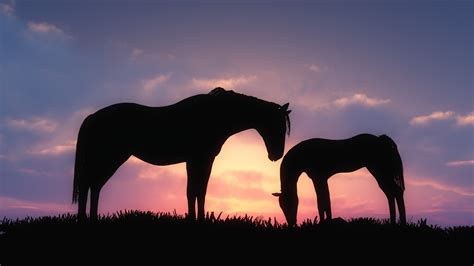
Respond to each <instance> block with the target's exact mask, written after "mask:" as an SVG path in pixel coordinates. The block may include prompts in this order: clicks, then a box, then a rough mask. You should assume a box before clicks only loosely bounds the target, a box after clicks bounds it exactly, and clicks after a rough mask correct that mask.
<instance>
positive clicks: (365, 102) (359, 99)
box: [333, 93, 390, 107]
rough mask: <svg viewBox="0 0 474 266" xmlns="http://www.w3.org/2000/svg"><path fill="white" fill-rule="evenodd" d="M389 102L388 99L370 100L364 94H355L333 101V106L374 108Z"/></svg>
mask: <svg viewBox="0 0 474 266" xmlns="http://www.w3.org/2000/svg"><path fill="white" fill-rule="evenodd" d="M389 102H390V99H378V98H370V97H368V96H367V95H365V94H361V93H356V94H354V95H352V96H351V97H343V98H339V99H336V100H334V102H333V104H334V105H335V106H339V107H345V106H349V105H362V106H368V107H375V106H379V105H383V104H387V103H389Z"/></svg>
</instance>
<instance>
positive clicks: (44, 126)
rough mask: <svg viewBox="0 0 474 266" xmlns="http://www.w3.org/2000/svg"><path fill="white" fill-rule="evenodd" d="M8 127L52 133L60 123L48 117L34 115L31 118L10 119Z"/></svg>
mask: <svg viewBox="0 0 474 266" xmlns="http://www.w3.org/2000/svg"><path fill="white" fill-rule="evenodd" d="M7 125H8V127H10V128H12V129H16V130H25V131H33V132H39V133H51V132H54V131H55V130H56V128H57V127H58V123H57V122H56V121H53V120H51V119H48V118H40V117H34V118H30V119H9V120H7Z"/></svg>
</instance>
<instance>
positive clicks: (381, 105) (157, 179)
mask: <svg viewBox="0 0 474 266" xmlns="http://www.w3.org/2000/svg"><path fill="white" fill-rule="evenodd" d="M473 14H474V3H473V2H472V1H429V0H416V1H383V0H379V1H375V0H372V1H369V0H367V1H363V0H360V1H359V0H353V1H349V0H347V1H344V0H339V1H291V2H290V1H275V2H273V1H272V2H270V1H264V0H261V1H192V2H191V1H174V2H172V1H144V0H139V1H131V0H120V1H106V0H100V1H79V0H64V1H61V0H54V1H53V0H44V1H32V0H31V1H30V0H16V1H11V0H0V217H9V218H16V217H25V216H39V215H56V214H59V213H65V212H71V213H74V212H76V208H77V206H76V205H72V203H71V197H72V180H73V167H74V153H75V143H76V138H77V133H78V130H79V127H80V125H81V123H82V121H83V119H84V118H85V117H86V116H87V115H89V114H91V113H93V112H95V111H97V110H99V109H100V108H103V107H105V106H108V105H111V104H114V103H118V102H136V103H140V104H144V105H150V106H164V105H169V104H173V103H175V102H177V101H179V100H181V99H184V98H186V97H189V96H192V95H195V94H200V93H207V92H209V91H210V90H211V89H213V88H215V87H217V86H221V87H224V88H226V89H232V90H235V91H237V92H240V93H244V94H247V95H252V96H256V97H258V98H261V99H264V100H267V101H272V102H276V103H279V104H284V103H286V102H289V103H290V109H291V110H292V113H291V114H290V118H291V124H292V130H291V135H290V136H289V137H288V138H287V141H286V146H285V151H288V150H289V149H290V148H291V147H292V146H294V145H296V144H297V143H299V142H300V141H303V140H305V139H309V138H315V137H319V138H330V139H343V138H349V137H351V136H354V135H357V134H359V133H371V134H375V135H380V134H387V135H389V136H390V137H392V138H393V139H394V140H395V141H396V142H397V144H398V148H399V151H400V154H401V156H402V159H403V163H404V169H405V184H406V191H405V201H406V206H407V218H408V220H409V221H417V220H418V219H420V218H427V219H428V222H429V223H431V224H438V225H442V226H453V225H474V219H473V213H474V187H473V178H474V174H473V169H474V149H473V148H474V88H473V87H474V26H473ZM280 163H281V160H279V161H277V162H271V161H269V160H268V158H267V152H266V149H265V145H264V143H263V140H262V139H261V137H260V136H259V135H258V133H257V132H256V131H255V130H248V131H245V132H241V133H239V134H236V135H234V136H232V137H231V138H229V139H228V140H227V142H226V143H225V144H224V146H223V148H222V151H221V153H220V154H219V155H218V157H217V158H216V161H215V163H214V166H213V170H212V173H211V178H210V181H209V186H208V193H207V197H206V211H214V212H216V213H220V212H223V215H224V216H225V215H231V216H232V215H241V214H245V213H247V214H249V215H253V216H255V217H262V218H266V217H277V218H278V219H279V220H280V221H284V219H283V215H282V213H281V210H280V208H279V206H278V202H277V199H276V198H275V197H273V196H272V195H271V193H272V192H278V191H279V190H280V184H279V167H280ZM329 187H330V193H331V199H332V212H333V216H334V217H343V218H356V217H377V218H388V216H389V214H388V204H387V202H386V199H385V196H384V195H383V193H382V191H381V190H380V189H379V188H378V186H377V184H376V182H375V179H374V178H373V177H372V176H371V175H370V174H369V173H368V171H367V170H365V169H361V170H358V171H356V172H352V173H345V174H337V175H335V176H333V177H331V178H330V180H329ZM185 191H186V171H185V165H184V164H176V165H172V166H153V165H149V164H146V163H144V162H141V161H140V160H138V159H136V158H134V157H132V158H131V159H129V161H127V162H126V163H125V164H124V165H123V166H122V167H121V168H119V170H118V171H117V172H116V174H115V175H114V176H113V177H112V178H111V179H110V180H109V182H108V183H107V184H106V185H105V186H104V188H103V190H102V193H101V198H100V203H99V211H100V212H101V213H102V214H107V213H112V212H115V211H117V210H124V209H140V210H151V211H161V212H172V211H174V210H176V212H177V213H179V214H184V213H185V212H186V210H187V205H186V193H185ZM298 195H299V198H300V206H299V212H298V221H299V222H301V221H302V220H303V219H313V218H314V217H315V216H317V206H316V195H315V192H314V187H313V185H312V183H311V181H310V179H309V178H308V177H307V176H306V175H305V174H303V175H302V176H301V178H300V180H299V182H298Z"/></svg>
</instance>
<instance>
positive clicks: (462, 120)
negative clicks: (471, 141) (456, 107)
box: [456, 112, 474, 126]
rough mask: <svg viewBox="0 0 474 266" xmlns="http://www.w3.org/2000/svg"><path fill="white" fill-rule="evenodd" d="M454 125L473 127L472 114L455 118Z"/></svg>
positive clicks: (473, 115) (473, 118)
mask: <svg viewBox="0 0 474 266" xmlns="http://www.w3.org/2000/svg"><path fill="white" fill-rule="evenodd" d="M456 124H457V125H458V126H467V125H474V112H472V113H469V114H467V115H465V116H462V115H458V116H457V117H456Z"/></svg>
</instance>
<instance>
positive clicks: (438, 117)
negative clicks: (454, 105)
mask: <svg viewBox="0 0 474 266" xmlns="http://www.w3.org/2000/svg"><path fill="white" fill-rule="evenodd" d="M454 115H455V113H454V112H453V111H445V112H443V111H437V112H433V113H431V114H429V115H421V116H415V117H413V118H412V119H411V120H410V124H411V125H414V126H418V125H428V124H429V123H431V122H433V121H443V120H448V119H451V118H453V117H454Z"/></svg>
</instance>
